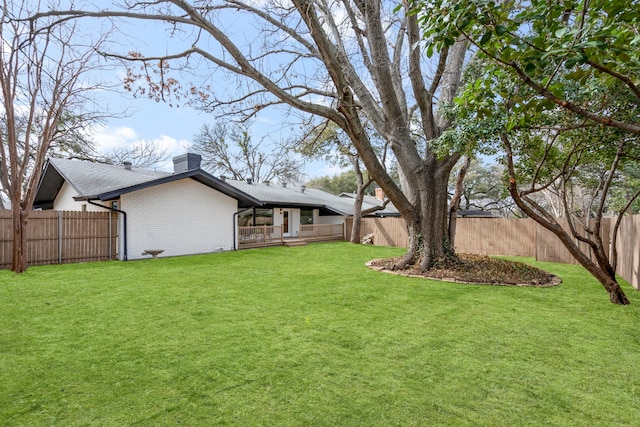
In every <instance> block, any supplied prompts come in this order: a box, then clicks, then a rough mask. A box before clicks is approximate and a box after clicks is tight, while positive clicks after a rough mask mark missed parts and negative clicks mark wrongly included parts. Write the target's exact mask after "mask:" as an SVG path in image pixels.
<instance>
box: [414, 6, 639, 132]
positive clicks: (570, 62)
mask: <svg viewBox="0 0 640 427" xmlns="http://www.w3.org/2000/svg"><path fill="white" fill-rule="evenodd" d="M414 5H415V8H416V11H417V12H416V13H418V14H419V17H420V22H421V24H422V27H423V29H424V36H425V38H426V41H427V45H428V46H430V47H433V49H435V50H437V49H440V48H442V47H444V46H448V45H452V44H453V43H454V42H455V40H457V39H458V38H460V37H464V38H467V39H468V40H470V41H471V42H472V43H473V44H474V45H475V47H476V49H477V53H478V57H479V58H483V59H489V60H490V61H489V62H484V63H483V65H484V67H485V69H484V70H483V73H484V75H483V76H482V77H479V79H478V80H477V81H475V82H474V83H473V84H474V85H475V87H474V91H469V90H468V91H467V92H466V96H463V97H462V98H461V99H462V101H461V102H469V101H470V100H471V99H473V102H475V103H476V110H477V112H478V114H479V115H484V114H485V113H487V111H486V109H487V108H488V109H491V101H489V100H490V99H492V98H494V97H489V100H486V99H485V98H486V95H487V94H488V93H490V92H491V91H492V90H493V85H492V83H493V81H495V79H498V80H502V81H507V80H511V81H514V82H515V81H518V82H520V83H523V84H526V85H527V86H529V87H530V88H531V89H532V91H531V92H528V93H524V94H522V95H524V96H522V98H521V99H512V102H513V105H512V107H511V109H512V111H514V112H516V113H523V112H525V111H527V110H534V111H538V112H540V111H542V110H548V109H551V108H553V106H554V104H555V105H559V106H562V107H568V106H569V105H570V104H573V103H574V102H575V101H576V99H575V98H574V97H573V95H574V94H573V93H572V92H573V91H574V88H575V86H576V85H578V86H582V85H584V84H585V83H586V82H587V81H589V80H591V81H594V79H595V80H597V81H598V82H599V84H601V85H602V86H603V87H605V88H610V87H613V86H618V87H624V90H626V91H627V92H629V93H630V94H632V95H633V96H635V97H636V98H639V99H640V90H638V85H640V36H638V25H639V22H640V1H638V0H615V1H611V0H595V1H589V2H584V1H578V0H567V1H562V2H552V1H532V2H516V1H514V0H508V1H504V2H500V1H493V0H462V1H455V2H450V1H447V0H435V1H424V2H423V1H417V2H415V3H414ZM494 94H495V95H497V96H503V94H502V93H500V92H499V91H498V92H494ZM574 111H576V110H575V109H574ZM607 117H613V118H616V119H618V120H619V121H621V122H622V123H626V124H630V125H632V126H631V127H630V128H633V129H635V130H634V132H635V133H639V132H640V127H638V124H639V122H640V119H639V117H638V112H637V111H635V113H634V114H632V115H631V117H629V116H627V117H618V116H616V115H610V114H609V113H608V112H602V113H601V117H600V118H602V119H603V120H602V121H601V123H604V124H607V121H606V118H607ZM519 119H520V120H523V122H514V121H510V122H509V126H510V127H513V126H515V125H517V124H520V125H522V124H526V119H527V116H526V115H522V116H521V117H520V118H519Z"/></svg>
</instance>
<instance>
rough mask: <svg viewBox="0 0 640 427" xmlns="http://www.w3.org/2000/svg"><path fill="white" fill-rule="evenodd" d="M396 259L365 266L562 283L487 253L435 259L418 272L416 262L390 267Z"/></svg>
mask: <svg viewBox="0 0 640 427" xmlns="http://www.w3.org/2000/svg"><path fill="white" fill-rule="evenodd" d="M399 259H400V258H386V259H377V260H373V261H369V262H368V263H367V266H368V267H369V268H372V269H375V270H379V271H383V272H385V273H392V274H399V275H403V276H411V277H425V278H429V279H438V280H444V281H448V282H458V283H470V284H489V285H502V286H534V287H547V286H557V285H559V284H560V283H562V280H560V278H558V277H557V276H554V275H553V274H550V273H547V272H546V271H543V270H540V269H539V268H536V267H532V266H530V265H528V264H524V263H522V262H515V261H507V260H504V259H497V258H490V257H488V256H481V255H470V254H458V259H457V260H448V261H446V262H444V261H440V262H437V263H436V264H435V265H434V266H433V268H431V269H430V270H429V271H425V272H422V271H420V269H419V266H420V263H419V262H417V263H416V264H413V265H410V266H409V267H408V268H406V269H404V270H393V266H394V265H395V263H396V262H398V260H399Z"/></svg>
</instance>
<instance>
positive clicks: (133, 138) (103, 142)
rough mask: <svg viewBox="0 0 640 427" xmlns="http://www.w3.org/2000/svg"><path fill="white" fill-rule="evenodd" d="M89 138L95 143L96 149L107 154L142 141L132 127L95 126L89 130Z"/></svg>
mask: <svg viewBox="0 0 640 427" xmlns="http://www.w3.org/2000/svg"><path fill="white" fill-rule="evenodd" d="M89 137H90V138H91V139H92V140H93V141H94V142H95V144H96V149H97V150H98V151H99V152H101V153H107V152H110V151H112V150H113V149H114V148H120V147H126V146H127V145H130V144H132V143H135V142H137V141H139V140H140V137H139V136H138V134H137V133H136V131H135V130H133V129H131V128H130V127H126V126H125V127H110V126H94V127H93V128H91V129H90V130H89Z"/></svg>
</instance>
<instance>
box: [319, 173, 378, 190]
mask: <svg viewBox="0 0 640 427" xmlns="http://www.w3.org/2000/svg"><path fill="white" fill-rule="evenodd" d="M307 187H309V188H317V189H318V190H323V191H326V192H327V193H331V194H336V195H339V194H340V193H355V192H356V190H357V183H356V172H355V171H354V170H348V171H346V172H342V173H339V174H335V175H333V176H321V177H318V178H314V179H312V180H311V181H308V182H307ZM365 194H368V195H373V187H372V186H369V187H367V188H366V190H365Z"/></svg>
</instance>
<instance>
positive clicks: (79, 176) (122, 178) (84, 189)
mask: <svg viewBox="0 0 640 427" xmlns="http://www.w3.org/2000/svg"><path fill="white" fill-rule="evenodd" d="M50 163H51V164H52V165H53V166H54V167H55V168H56V170H57V171H58V172H60V174H61V175H62V177H63V178H65V180H66V181H67V182H69V184H71V185H72V186H73V188H74V189H75V190H76V191H77V192H78V196H96V195H98V194H102V193H107V192H110V191H114V190H118V189H121V188H126V187H132V186H135V185H138V184H143V183H145V182H150V181H153V180H156V179H158V178H164V177H166V176H170V175H171V173H169V172H157V171H153V170H149V169H140V168H131V170H127V169H125V168H124V167H123V166H120V165H106V164H102V163H93V162H86V161H79V160H68V159H51V160H50Z"/></svg>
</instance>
